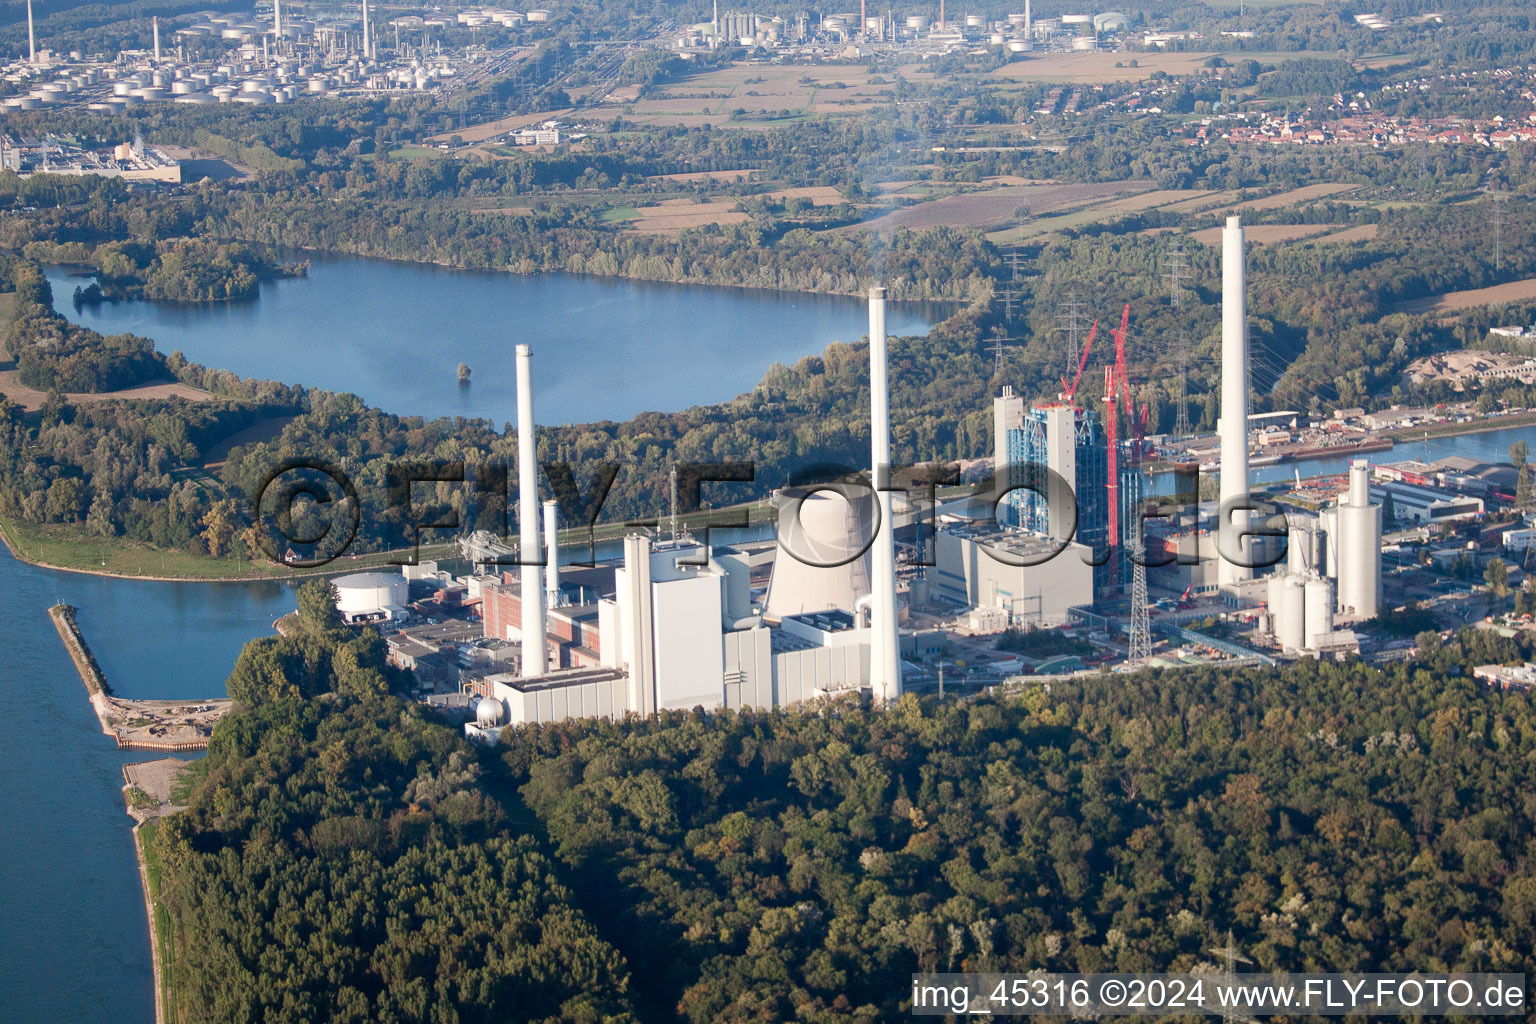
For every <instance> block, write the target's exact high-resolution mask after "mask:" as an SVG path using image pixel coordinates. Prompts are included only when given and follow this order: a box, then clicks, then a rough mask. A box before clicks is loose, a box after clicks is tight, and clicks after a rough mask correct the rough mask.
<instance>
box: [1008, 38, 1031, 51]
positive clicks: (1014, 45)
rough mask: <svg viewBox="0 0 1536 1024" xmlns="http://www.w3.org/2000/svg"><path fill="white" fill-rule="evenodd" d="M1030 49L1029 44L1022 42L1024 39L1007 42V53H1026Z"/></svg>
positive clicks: (1025, 41)
mask: <svg viewBox="0 0 1536 1024" xmlns="http://www.w3.org/2000/svg"><path fill="white" fill-rule="evenodd" d="M1030 48H1031V47H1030V44H1029V42H1028V41H1027V40H1024V39H1010V40H1008V52H1009V53H1027V52H1028V51H1029V50H1030Z"/></svg>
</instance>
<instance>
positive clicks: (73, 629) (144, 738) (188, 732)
mask: <svg viewBox="0 0 1536 1024" xmlns="http://www.w3.org/2000/svg"><path fill="white" fill-rule="evenodd" d="M48 617H49V618H51V619H52V620H53V625H54V628H55V629H57V630H58V632H59V638H60V639H61V640H63V641H64V649H65V650H66V651H68V652H69V657H70V660H72V661H73V662H74V663H75V671H77V672H79V673H80V681H81V682H83V683H84V684H85V690H86V692H87V693H88V694H90V697H91V708H92V710H94V711H95V712H96V720H97V721H99V722H100V723H101V731H102V732H103V733H105V734H106V735H108V736H110V737H112V739H113V740H114V741H116V743H117V745H118V748H119V749H122V750H158V751H161V752H164V753H188V752H192V751H197V750H206V749H207V748H208V739H209V737H210V736H212V735H213V727H214V726H215V725H217V724H218V721H219V719H220V718H222V717H223V716H224V714H225V713H226V712H227V711H229V706H230V700H229V698H227V697H218V698H205V699H198V700H126V699H124V698H122V697H114V696H112V687H111V685H110V684H108V682H107V677H106V674H105V673H104V672H102V670H101V665H100V664H98V663H97V661H96V656H95V655H94V654H92V653H91V648H90V645H89V644H87V643H86V642H85V636H84V635H83V634H82V633H81V632H80V624H79V623H78V622H77V621H76V620H75V609H74V608H72V607H70V606H69V605H67V604H56V605H54V606H53V607H52V608H49V609H48Z"/></svg>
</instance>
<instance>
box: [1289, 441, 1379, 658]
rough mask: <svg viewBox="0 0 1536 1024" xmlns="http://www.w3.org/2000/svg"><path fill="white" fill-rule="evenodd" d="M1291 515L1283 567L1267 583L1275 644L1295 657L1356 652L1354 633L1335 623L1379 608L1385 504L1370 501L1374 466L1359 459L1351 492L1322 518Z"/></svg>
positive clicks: (1363, 618)
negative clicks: (1383, 508)
mask: <svg viewBox="0 0 1536 1024" xmlns="http://www.w3.org/2000/svg"><path fill="white" fill-rule="evenodd" d="M1288 518H1289V534H1290V536H1289V548H1288V551H1287V556H1286V564H1285V565H1284V566H1283V567H1279V568H1277V569H1276V571H1275V572H1273V573H1271V574H1270V576H1269V577H1268V582H1267V584H1266V586H1267V591H1266V593H1267V597H1268V614H1269V625H1270V629H1271V632H1272V633H1273V635H1274V638H1275V642H1276V643H1278V644H1279V645H1280V646H1281V648H1283V649H1285V650H1287V651H1291V652H1293V653H1297V654H1303V653H1309V654H1322V653H1339V652H1344V651H1358V650H1359V642H1358V639H1357V638H1356V636H1355V634H1354V632H1353V631H1352V630H1348V629H1338V628H1336V624H1335V623H1336V619H1337V620H1344V621H1348V622H1364V621H1366V620H1368V619H1374V618H1376V616H1377V615H1378V614H1380V611H1381V506H1380V505H1376V504H1372V503H1371V500H1370V467H1369V466H1368V465H1366V462H1365V460H1364V459H1357V460H1355V462H1354V464H1353V465H1351V466H1350V471H1349V488H1348V489H1347V490H1346V491H1344V492H1343V493H1341V494H1340V495H1339V500H1338V503H1337V504H1336V505H1330V506H1328V507H1327V508H1325V509H1324V510H1323V512H1322V514H1321V515H1319V516H1306V515H1293V516H1290V517H1288Z"/></svg>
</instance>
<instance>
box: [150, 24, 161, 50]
mask: <svg viewBox="0 0 1536 1024" xmlns="http://www.w3.org/2000/svg"><path fill="white" fill-rule="evenodd" d="M150 24H151V25H153V26H154V29H155V60H159V59H160V19H159V18H152V19H150Z"/></svg>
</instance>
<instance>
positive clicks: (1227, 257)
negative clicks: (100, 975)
mask: <svg viewBox="0 0 1536 1024" xmlns="http://www.w3.org/2000/svg"><path fill="white" fill-rule="evenodd" d="M1220 434H1221V500H1222V504H1223V505H1225V504H1226V502H1227V501H1229V500H1231V499H1233V498H1246V497H1247V496H1248V300H1247V285H1246V284H1245V283H1244V280H1243V222H1242V219H1241V218H1240V217H1228V218H1227V226H1226V227H1225V228H1223V229H1222V232H1221V430H1220ZM1248 520H1249V514H1248V513H1247V512H1246V511H1243V512H1234V513H1233V514H1232V519H1231V523H1230V525H1229V524H1228V522H1227V520H1226V519H1225V518H1223V520H1222V521H1221V529H1223V530H1230V531H1231V533H1230V534H1229V536H1230V537H1232V538H1234V540H1232V541H1229V542H1228V543H1226V544H1223V545H1219V546H1218V547H1224V548H1226V549H1227V550H1229V551H1233V552H1236V551H1239V550H1240V551H1242V552H1243V554H1244V556H1245V559H1244V560H1245V561H1252V558H1251V557H1247V556H1249V555H1250V554H1251V552H1252V550H1253V545H1252V539H1251V538H1249V539H1246V540H1244V541H1243V542H1242V544H1241V546H1239V545H1238V544H1237V543H1236V541H1235V538H1236V537H1237V535H1238V534H1239V533H1240V532H1241V531H1243V530H1246V529H1247V527H1248ZM1217 560H1218V565H1217V572H1216V578H1217V581H1218V582H1219V583H1220V584H1221V585H1222V586H1230V585H1232V584H1236V583H1241V582H1242V581H1244V580H1251V579H1253V570H1252V569H1250V568H1246V567H1244V566H1241V565H1237V564H1235V563H1233V561H1232V560H1231V559H1229V558H1226V557H1224V556H1222V555H1221V554H1220V553H1219V551H1218V554H1217Z"/></svg>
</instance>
